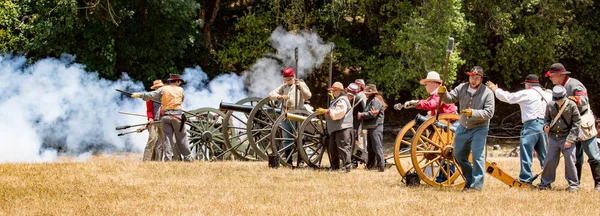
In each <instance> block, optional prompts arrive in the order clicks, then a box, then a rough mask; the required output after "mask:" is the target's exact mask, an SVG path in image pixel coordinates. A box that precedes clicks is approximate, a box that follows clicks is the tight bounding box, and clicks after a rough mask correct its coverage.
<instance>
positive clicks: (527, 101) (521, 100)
mask: <svg viewBox="0 0 600 216" xmlns="http://www.w3.org/2000/svg"><path fill="white" fill-rule="evenodd" d="M536 91H537V92H539V94H538V93H537V92H536ZM494 93H495V94H496V97H497V98H498V100H500V101H502V102H505V103H509V104H519V106H520V107H521V122H523V123H525V122H526V121H529V120H532V119H544V117H545V115H546V106H547V103H548V102H550V101H552V94H550V93H548V92H545V91H544V90H543V89H542V88H541V87H539V86H533V87H531V88H530V89H525V90H521V91H518V92H515V93H510V92H507V91H504V90H502V89H496V91H495V92H494ZM540 94H541V96H540ZM542 97H543V98H544V100H545V101H544V100H542Z"/></svg>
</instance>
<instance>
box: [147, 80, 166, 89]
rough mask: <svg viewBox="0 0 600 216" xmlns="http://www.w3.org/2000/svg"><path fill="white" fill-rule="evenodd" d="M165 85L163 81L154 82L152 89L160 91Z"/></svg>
mask: <svg viewBox="0 0 600 216" xmlns="http://www.w3.org/2000/svg"><path fill="white" fill-rule="evenodd" d="M164 85H165V84H163V82H162V81H161V80H154V82H153V83H152V87H150V89H153V90H154V89H158V88H160V87H163V86H164Z"/></svg>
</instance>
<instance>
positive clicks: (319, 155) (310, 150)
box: [296, 113, 331, 168]
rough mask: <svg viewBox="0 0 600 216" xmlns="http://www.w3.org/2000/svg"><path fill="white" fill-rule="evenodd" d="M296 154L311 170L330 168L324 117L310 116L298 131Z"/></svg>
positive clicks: (314, 114)
mask: <svg viewBox="0 0 600 216" xmlns="http://www.w3.org/2000/svg"><path fill="white" fill-rule="evenodd" d="M297 139H298V140H297V141H296V143H297V144H298V147H299V148H298V153H300V157H302V159H303V160H304V162H306V164H307V165H308V166H310V167H313V168H331V163H330V162H329V154H328V153H329V152H327V153H325V152H326V151H325V150H326V149H327V145H328V133H327V124H326V123H325V115H319V114H317V113H313V114H310V115H309V116H308V117H307V118H306V120H304V122H302V124H301V125H300V128H299V130H298V138H297Z"/></svg>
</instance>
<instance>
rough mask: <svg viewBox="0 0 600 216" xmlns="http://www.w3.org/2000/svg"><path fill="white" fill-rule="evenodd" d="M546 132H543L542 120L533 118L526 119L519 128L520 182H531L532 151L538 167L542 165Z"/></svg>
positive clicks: (544, 155)
mask: <svg viewBox="0 0 600 216" xmlns="http://www.w3.org/2000/svg"><path fill="white" fill-rule="evenodd" d="M547 142H548V140H547V138H546V133H544V120H540V119H533V120H529V121H526V122H525V124H523V128H522V129H521V139H520V143H519V148H521V154H520V158H521V173H520V174H519V180H520V181H522V182H531V178H533V174H532V172H531V166H532V163H533V151H535V152H536V153H537V156H538V160H539V161H540V167H544V159H545V158H546V143H547Z"/></svg>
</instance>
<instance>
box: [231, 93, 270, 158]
mask: <svg viewBox="0 0 600 216" xmlns="http://www.w3.org/2000/svg"><path fill="white" fill-rule="evenodd" d="M259 101H260V98H258V97H249V98H244V99H242V100H240V101H238V102H236V104H239V105H250V106H256V104H258V102H259ZM248 119H249V118H248V113H244V112H236V111H228V112H227V114H225V118H224V119H223V124H224V125H225V127H223V131H222V133H223V139H224V140H225V146H226V148H227V149H228V150H231V154H233V155H234V156H235V158H237V159H240V160H245V161H254V160H261V158H260V157H259V156H258V155H257V154H256V153H255V152H254V150H253V149H252V147H251V146H250V143H249V141H248V136H247V134H248V133H247V130H246V127H247V123H248Z"/></svg>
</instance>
